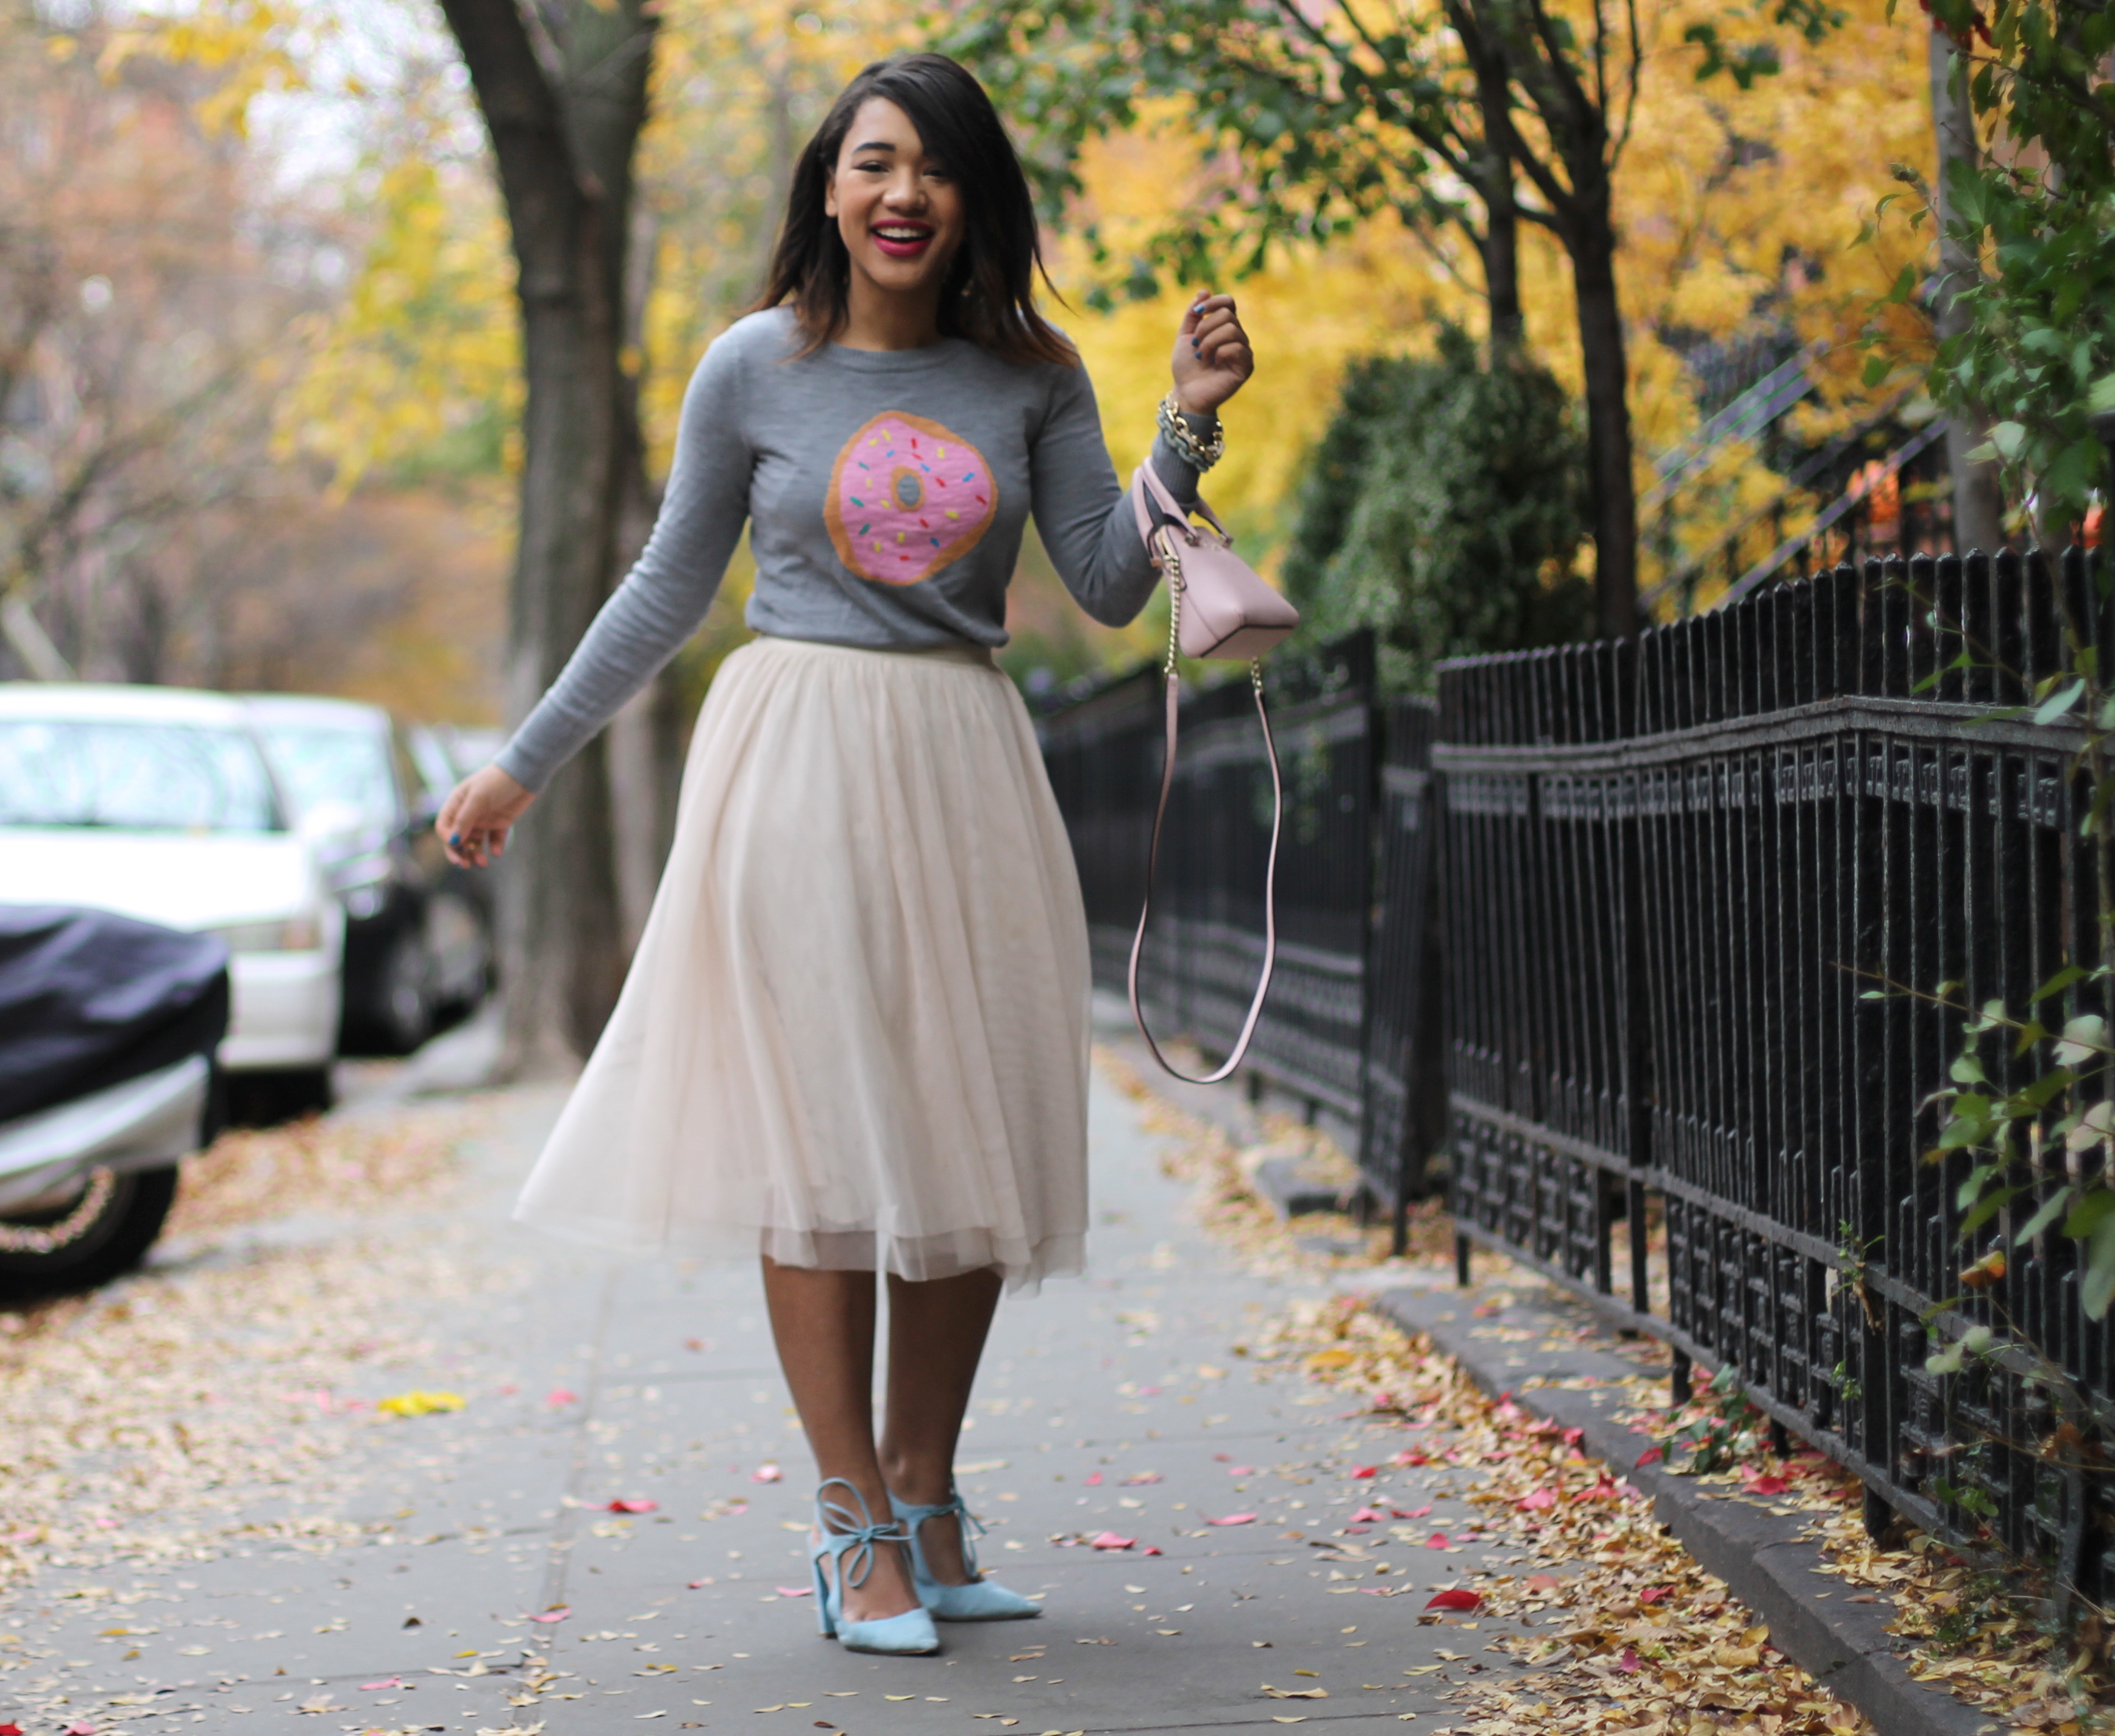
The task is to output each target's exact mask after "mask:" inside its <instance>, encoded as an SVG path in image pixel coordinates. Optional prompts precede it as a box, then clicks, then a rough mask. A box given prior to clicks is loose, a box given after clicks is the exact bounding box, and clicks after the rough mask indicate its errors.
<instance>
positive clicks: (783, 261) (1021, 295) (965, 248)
mask: <svg viewBox="0 0 2115 1736" xmlns="http://www.w3.org/2000/svg"><path fill="white" fill-rule="evenodd" d="M869 97H882V98H884V99H887V100H888V101H889V102H892V103H895V104H896V106H897V108H901V109H902V111H903V112H904V113H905V114H906V115H907V116H909V117H910V118H911V125H912V126H915V127H916V128H917V129H918V136H919V138H920V140H921V141H923V143H924V147H925V149H926V152H927V153H928V154H929V155H931V156H933V157H935V158H938V160H939V161H940V162H941V163H944V164H946V165H947V172H948V173H949V174H950V175H952V176H953V177H954V178H955V182H956V185H957V186H959V187H960V188H961V194H962V214H963V217H964V219H965V226H964V233H963V236H962V241H961V246H959V247H958V248H957V250H956V253H955V257H954V259H953V261H952V263H951V264H950V265H949V267H948V270H947V282H946V283H945V285H944V286H943V288H942V291H941V294H940V330H941V332H942V333H943V335H945V336H947V337H949V338H968V339H969V340H970V342H972V343H974V344H975V345H977V346H978V347H980V348H981V349H985V350H989V351H991V353H992V354H993V355H994V356H998V357H999V358H1000V360H1002V361H1012V362H1064V363H1072V362H1076V361H1078V360H1079V353H1078V351H1076V350H1074V348H1073V347H1072V346H1071V342H1070V341H1069V340H1068V339H1067V338H1066V337H1065V334H1064V333H1062V332H1060V331H1059V330H1058V329H1057V327H1055V326H1053V324H1050V322H1049V321H1048V320H1047V319H1044V317H1043V316H1042V315H1040V314H1039V313H1038V312H1037V311H1036V310H1035V280H1036V278H1038V277H1041V278H1042V279H1043V281H1044V284H1045V286H1046V287H1048V286H1049V285H1050V276H1049V273H1048V271H1047V270H1045V269H1044V264H1043V247H1042V243H1041V241H1040V240H1039V238H1038V237H1037V233H1036V227H1035V201H1034V200H1033V199H1031V198H1030V195H1029V191H1028V177H1026V176H1025V175H1024V174H1023V173H1022V172H1021V158H1019V157H1018V156H1016V154H1014V149H1013V141H1012V140H1011V139H1009V138H1007V135H1006V127H1005V126H1004V124H1003V123H1002V122H1001V121H1000V120H999V117H998V110H997V109H996V108H993V107H992V99H990V98H989V96H987V95H986V94H984V86H983V85H980V84H979V83H978V82H977V81H976V80H975V78H974V77H973V76H971V75H970V73H969V71H967V70H966V68H964V67H961V65H959V64H958V63H957V62H954V61H952V60H950V59H948V57H947V56H946V55H944V54H899V55H894V56H892V57H890V58H889V59H888V60H878V61H876V62H874V64H873V65H872V66H869V67H866V68H865V69H864V70H863V71H861V72H860V75H859V76H857V77H856V78H855V79H854V80H852V81H851V83H850V84H849V85H846V86H845V88H844V90H843V91H842V93H840V94H839V95H838V97H837V101H836V102H834V103H832V104H831V105H830V112H829V113H828V114H827V115H825V116H824V117H823V124H822V125H821V126H819V127H818V128H817V129H816V130H815V135H814V138H812V139H810V140H809V141H808V143H807V145H806V147H805V149H803V150H802V151H801V157H800V160H799V161H798V162H797V163H795V164H794V166H793V185H792V188H791V191H790V192H789V193H788V194H787V199H786V220H785V223H783V225H782V227H780V229H779V232H778V246H777V247H776V248H774V249H773V252H772V255H771V274H770V277H769V278H768V281H767V282H766V284H765V287H764V294H763V296H761V297H760V298H759V300H758V301H757V304H756V305H757V306H758V307H759V308H767V307H778V306H779V305H782V304H783V303H786V302H788V301H790V302H791V303H792V305H793V313H794V317H795V318H796V319H798V320H799V321H800V324H801V332H802V333H803V335H804V337H805V340H806V341H805V342H804V343H803V344H802V346H801V349H800V351H798V353H799V354H801V355H802V356H812V355H813V354H814V352H815V351H817V350H819V349H820V348H821V347H823V346H824V344H826V343H828V342H830V340H831V339H832V338H835V337H836V336H837V333H839V332H841V331H842V330H843V329H844V326H845V319H846V311H847V304H848V301H849V299H850V293H851V255H848V254H847V253H846V251H845V243H844V237H842V235H840V234H839V233H838V232H837V219H836V218H833V217H830V216H828V214H826V213H825V211H824V196H825V195H826V194H827V193H828V189H829V181H830V172H831V171H832V170H833V169H834V168H836V167H837V157H838V154H839V153H840V152H841V151H842V150H843V149H844V143H845V136H846V134H847V133H849V132H850V131H851V125H852V117H854V116H855V115H856V114H857V113H859V110H860V104H861V103H865V101H866V100H867V99H869ZM1051 292H1052V293H1053V295H1054V294H1056V290H1055V288H1054V287H1052V291H1051Z"/></svg>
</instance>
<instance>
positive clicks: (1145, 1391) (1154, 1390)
mask: <svg viewBox="0 0 2115 1736" xmlns="http://www.w3.org/2000/svg"><path fill="white" fill-rule="evenodd" d="M1138 1395H1139V1397H1140V1398H1158V1397H1159V1396H1160V1389H1159V1388H1158V1387H1157V1386H1141V1387H1140V1388H1139V1389H1138Z"/></svg>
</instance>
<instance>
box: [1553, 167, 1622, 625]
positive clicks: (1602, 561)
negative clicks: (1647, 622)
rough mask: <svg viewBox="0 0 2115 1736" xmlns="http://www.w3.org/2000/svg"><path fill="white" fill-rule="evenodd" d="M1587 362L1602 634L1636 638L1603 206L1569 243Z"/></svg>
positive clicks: (1611, 250)
mask: <svg viewBox="0 0 2115 1736" xmlns="http://www.w3.org/2000/svg"><path fill="white" fill-rule="evenodd" d="M1567 248H1568V250H1569V251H1570V253H1571V282H1572V286H1573V290H1574V293H1575V296H1576V299H1577V301H1578V304H1579V342H1580V347H1581V349H1582V350H1583V351H1585V364H1586V463H1587V472H1588V482H1589V485H1590V488H1591V489H1592V495H1593V525H1594V594H1595V596H1596V597H1597V599H1599V604H1600V612H1601V632H1602V635H1603V637H1605V638H1609V639H1635V638H1636V637H1637V636H1638V504H1637V494H1636V486H1635V485H1634V482H1633V479H1632V477H1631V406H1630V374H1629V366H1630V365H1629V362H1628V360H1627V359H1626V356H1625V354H1624V345H1623V312H1622V305H1621V304H1620V303H1619V302H1618V301H1617V296H1616V236H1615V230H1614V228H1613V225H1612V224H1611V223H1610V222H1609V220H1608V206H1607V203H1606V201H1605V200H1603V201H1602V202H1601V204H1599V208H1598V209H1594V208H1591V207H1590V208H1589V209H1588V210H1587V211H1586V213H1585V214H1584V217H1583V218H1582V220H1581V222H1580V223H1578V226H1577V228H1576V232H1574V233H1573V234H1571V235H1570V236H1569V237H1567Z"/></svg>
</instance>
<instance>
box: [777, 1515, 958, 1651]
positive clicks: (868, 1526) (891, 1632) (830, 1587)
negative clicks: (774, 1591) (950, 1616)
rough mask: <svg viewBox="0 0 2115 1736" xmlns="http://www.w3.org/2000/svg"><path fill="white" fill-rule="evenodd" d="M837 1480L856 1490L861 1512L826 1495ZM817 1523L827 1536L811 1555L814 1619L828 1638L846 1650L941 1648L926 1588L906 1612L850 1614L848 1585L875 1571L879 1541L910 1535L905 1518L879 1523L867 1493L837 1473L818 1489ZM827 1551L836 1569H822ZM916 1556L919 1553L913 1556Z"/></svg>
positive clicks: (863, 1580)
mask: <svg viewBox="0 0 2115 1736" xmlns="http://www.w3.org/2000/svg"><path fill="white" fill-rule="evenodd" d="M832 1483H842V1484H844V1486H845V1487H846V1489H848V1490H851V1497H852V1499H853V1500H854V1501H856V1503H857V1504H858V1505H859V1511H858V1513H856V1514H855V1513H853V1512H852V1510H851V1509H850V1508H848V1507H846V1506H843V1505H842V1504H839V1503H838V1502H836V1501H834V1500H829V1499H825V1498H824V1494H823V1490H824V1489H828V1487H829V1486H830V1485H831V1484H832ZM815 1529H816V1530H817V1531H818V1532H819V1533H821V1536H822V1541H820V1542H819V1543H813V1544H810V1545H809V1547H808V1561H809V1566H810V1569H811V1570H812V1571H813V1573H814V1576H815V1622H816V1625H817V1626H818V1627H819V1628H821V1629H822V1631H823V1637H824V1639H834V1640H835V1641H836V1642H837V1643H838V1644H839V1645H840V1646H843V1647H844V1648H845V1650H846V1651H878V1652H882V1653H884V1654H887V1655H890V1656H897V1657H919V1656H924V1654H925V1653H927V1652H932V1651H938V1650H939V1649H940V1636H939V1635H938V1634H937V1633H934V1631H933V1618H932V1617H931V1616H930V1615H929V1614H926V1613H925V1610H924V1608H923V1607H922V1606H923V1604H924V1595H923V1593H922V1592H921V1593H920V1599H919V1601H920V1605H921V1607H920V1608H918V1609H915V1610H905V1611H904V1612H903V1613H902V1614H901V1615H885V1616H883V1617H882V1618H881V1619H879V1621H870V1622H848V1621H846V1619H845V1594H844V1587H846V1586H853V1587H858V1586H862V1585H865V1583H866V1576H867V1575H868V1574H869V1573H872V1572H873V1571H874V1545H876V1544H877V1543H903V1542H908V1541H911V1540H910V1539H908V1538H906V1536H905V1535H904V1532H903V1527H902V1525H901V1524H897V1523H890V1524H888V1525H877V1524H875V1523H874V1515H873V1514H872V1513H869V1511H868V1510H867V1504H866V1497H865V1495H861V1494H860V1492H859V1489H858V1487H857V1486H856V1485H854V1484H851V1483H848V1482H846V1481H845V1479H844V1478H842V1477H828V1478H826V1479H825V1480H824V1483H823V1486H822V1488H821V1489H818V1490H816V1491H815ZM912 1548H913V1550H914V1551H915V1548H916V1545H915V1544H913V1545H912ZM825 1555H827V1556H828V1557H829V1558H830V1559H831V1560H832V1561H833V1563H834V1564H836V1567H837V1572H836V1573H831V1574H825V1573H824V1572H823V1558H824V1556H825ZM847 1558H850V1559H849V1561H848V1559H847ZM912 1559H913V1560H914V1561H915V1559H917V1558H916V1555H915V1553H914V1555H913V1556H912Z"/></svg>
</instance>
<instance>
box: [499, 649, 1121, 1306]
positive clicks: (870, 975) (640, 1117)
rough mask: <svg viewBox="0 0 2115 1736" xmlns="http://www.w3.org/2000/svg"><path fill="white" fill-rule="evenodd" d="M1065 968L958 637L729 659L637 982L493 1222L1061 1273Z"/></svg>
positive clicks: (1017, 744)
mask: <svg viewBox="0 0 2115 1736" xmlns="http://www.w3.org/2000/svg"><path fill="white" fill-rule="evenodd" d="M1088 994H1089V985H1088V964H1087V935H1086V922H1085V915H1084V913H1083V912H1082V909H1081V907H1080V891H1079V884H1078V881H1077V879H1076V875H1075V874H1074V870H1073V866H1072V855H1071V849H1070V847H1069V846H1068V845H1067V841H1066V836H1065V829H1064V824H1063V822H1062V820H1061V819H1060V818H1059V815H1058V813H1057V803H1056V801H1054V800H1053V797H1052V796H1051V793H1050V785H1049V783H1048V779H1047V778H1045V776H1044V770H1043V760H1042V755H1040V753H1039V752H1038V751H1037V748H1036V744H1035V733H1034V731H1033V729H1032V728H1030V723H1029V720H1028V714H1027V712H1026V710H1025V708H1024V707H1023V706H1022V705H1021V700H1020V696H1018V695H1017V694H1016V692H1015V691H1014V690H1013V685H1012V682H1009V681H1007V678H1006V677H1004V676H1003V675H1002V674H1000V673H998V670H997V669H995V668H993V665H992V664H991V660H990V659H989V655H988V654H986V653H984V652H983V651H981V650H975V649H972V648H970V647H962V648H961V649H950V650H941V651H915V652H890V651H869V650H854V649H851V648H848V647H843V646H837V645H811V644H806V643H803V642H800V641H792V640H784V639H762V640H759V641H755V643H753V644H750V645H746V646H744V647H743V648H742V649H741V650H739V651H737V652H736V653H735V654H733V655H732V657H730V658H728V659H727V662H726V663H725V664H723V665H722V667H721V668H720V671H719V673H718V677H717V678H716V679H715V680H714V681H713V686H712V691H711V694H710V696H709V697H708V698H707V700H706V702H705V706H704V712H703V714H701V715H700V718H699V719H698V728H697V733H696V736H695V740H694V741H693V742H692V744H691V747H690V763H689V765H688V766H687V767H686V769H685V772H684V775H683V796H682V805H681V809H680V811H679V813H678V816H677V826H676V840H675V844H674V847H673V848H672V851H671V852H670V855H669V859H668V870H667V872H666V873H665V874H664V875H663V877H662V880H661V889H660V892H659V893H658V896H657V897H656V898H655V899H654V910H653V914H652V916H650V917H649V920H648V922H647V925H646V932H645V936H644V937H643V938H642V939H641V940H640V944H639V952H638V956H637V957H636V958H635V959H634V960H633V961H632V966H631V975H630V976H629V977H628V978H627V979H626V982H625V985H624V992H623V994H622V997H621V998H620V999H619V1000H618V1002H617V1010H616V1012H615V1013H614V1014H612V1017H611V1019H610V1022H609V1025H608V1029H607V1030H605V1031H603V1037H602V1040H601V1042H600V1043H599V1044H598V1045H596V1047H595V1051H594V1055H593V1057H592V1058H590V1060H589V1062H588V1064H587V1068H586V1071H585V1072H584V1073H583V1074H582V1076H581V1077H580V1084H579V1086H577V1087H576V1090H575V1091H574V1092H573V1095H572V1098H571V1101H570V1102H569V1103H568V1104H567V1106H566V1109H565V1112H564V1114H562V1116H561V1117H560V1118H559V1120H558V1124H557V1127H556V1129H555V1130H554V1131H553V1133H552V1135H551V1138H550V1142H549V1144H548V1146H545V1148H544V1153H543V1155H542V1157H541V1158H540V1159H539V1160H538V1162H537V1164H536V1167H535V1169H534V1173H532V1174H531V1175H530V1178H529V1181H528V1184H527V1186H526V1187H525V1188H524V1189H523V1191H522V1195H521V1203H520V1205H519V1206H517V1207H516V1213H515V1215H516V1216H517V1217H518V1218H520V1219H522V1220H523V1221H525V1222H526V1223H529V1224H534V1225H536V1226H537V1227H538V1228H539V1229H547V1230H550V1231H552V1232H553V1233H556V1234H558V1235H562V1236H568V1237H572V1238H577V1239H580V1240H583V1241H587V1242H596V1243H599V1244H601V1245H603V1246H605V1247H614V1248H620V1249H623V1250H626V1251H648V1250H654V1249H662V1248H667V1249H674V1250H681V1251H688V1252H692V1253H699V1254H704V1255H707V1256H732V1257H741V1258H747V1259H754V1258H755V1257H756V1256H758V1255H759V1254H765V1255H768V1256H770V1257H771V1258H773V1260H776V1261H781V1262H782V1263H783V1264H786V1265H803V1266H821V1267H829V1268H837V1269H843V1270H876V1271H892V1272H896V1273H898V1274H902V1276H904V1277H906V1278H909V1279H930V1278H946V1277H952V1276H953V1275H955V1274H958V1273H961V1272H967V1271H973V1270H979V1269H980V1268H984V1267H988V1266H996V1267H998V1268H999V1269H1001V1270H1002V1271H1003V1273H1004V1274H1005V1276H1006V1280H1007V1285H1008V1287H1009V1288H1021V1287H1022V1286H1027V1287H1030V1288H1032V1287H1034V1286H1035V1284H1039V1283H1040V1282H1041V1280H1042V1279H1044V1278H1045V1277H1048V1276H1049V1275H1051V1274H1057V1273H1066V1272H1074V1271H1077V1270H1079V1269H1080V1263H1081V1254H1082V1243H1083V1241H1084V1238H1085V1231H1086V1220H1087V1182H1086V1095H1087V1046H1088V1036H1087V1010H1088Z"/></svg>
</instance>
